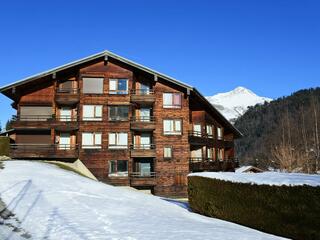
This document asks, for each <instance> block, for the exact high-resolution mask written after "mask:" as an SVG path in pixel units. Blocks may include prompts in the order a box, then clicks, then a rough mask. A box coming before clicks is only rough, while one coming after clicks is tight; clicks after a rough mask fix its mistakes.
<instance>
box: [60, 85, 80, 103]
mask: <svg viewBox="0 0 320 240" xmlns="http://www.w3.org/2000/svg"><path fill="white" fill-rule="evenodd" d="M55 101H56V102H57V103H58V104H67V105H74V104H76V103H78V102H79V101H80V90H79V88H57V89H56V95H55Z"/></svg>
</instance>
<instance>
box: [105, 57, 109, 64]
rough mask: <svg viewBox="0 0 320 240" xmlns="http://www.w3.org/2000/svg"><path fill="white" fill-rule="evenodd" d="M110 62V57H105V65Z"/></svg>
mask: <svg viewBox="0 0 320 240" xmlns="http://www.w3.org/2000/svg"><path fill="white" fill-rule="evenodd" d="M108 61H109V56H108V55H105V56H104V65H107V63H108Z"/></svg>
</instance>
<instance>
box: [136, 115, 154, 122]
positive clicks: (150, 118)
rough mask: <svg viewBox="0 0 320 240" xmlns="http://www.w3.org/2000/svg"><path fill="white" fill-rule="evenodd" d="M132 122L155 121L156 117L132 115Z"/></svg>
mask: <svg viewBox="0 0 320 240" xmlns="http://www.w3.org/2000/svg"><path fill="white" fill-rule="evenodd" d="M131 122H145V123H149V122H155V117H154V116H134V117H131Z"/></svg>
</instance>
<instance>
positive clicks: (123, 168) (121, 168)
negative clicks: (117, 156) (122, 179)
mask: <svg viewBox="0 0 320 240" xmlns="http://www.w3.org/2000/svg"><path fill="white" fill-rule="evenodd" d="M109 176H128V160H111V161H109Z"/></svg>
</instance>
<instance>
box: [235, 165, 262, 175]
mask: <svg viewBox="0 0 320 240" xmlns="http://www.w3.org/2000/svg"><path fill="white" fill-rule="evenodd" d="M250 170H256V171H257V172H263V170H262V169H260V168H257V167H254V166H242V167H239V168H237V169H236V172H237V173H245V172H248V171H250Z"/></svg>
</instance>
